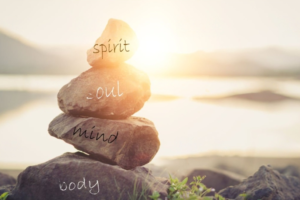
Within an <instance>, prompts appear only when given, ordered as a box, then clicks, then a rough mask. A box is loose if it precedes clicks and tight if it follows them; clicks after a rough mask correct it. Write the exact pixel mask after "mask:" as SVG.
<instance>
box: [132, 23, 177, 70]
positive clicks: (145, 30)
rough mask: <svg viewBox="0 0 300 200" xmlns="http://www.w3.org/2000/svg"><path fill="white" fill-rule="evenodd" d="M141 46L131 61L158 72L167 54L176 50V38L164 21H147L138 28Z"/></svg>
mask: <svg viewBox="0 0 300 200" xmlns="http://www.w3.org/2000/svg"><path fill="white" fill-rule="evenodd" d="M136 34H137V36H138V39H139V48H138V50H137V52H136V53H135V55H134V56H133V57H132V59H130V63H132V64H134V65H135V66H136V67H137V68H140V69H142V70H145V71H147V72H157V71H159V68H160V67H161V66H163V64H164V62H165V61H166V54H168V53H171V52H173V51H174V47H175V46H174V40H173V39H174V38H173V35H172V34H171V31H170V30H169V29H168V27H166V26H165V25H163V23H162V22H159V21H158V22H156V21H152V22H147V23H145V26H143V27H140V28H139V29H137V30H136Z"/></svg>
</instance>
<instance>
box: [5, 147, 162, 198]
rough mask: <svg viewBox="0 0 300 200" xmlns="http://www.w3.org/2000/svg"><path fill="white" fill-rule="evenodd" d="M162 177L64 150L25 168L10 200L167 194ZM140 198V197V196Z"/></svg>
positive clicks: (141, 169)
mask: <svg viewBox="0 0 300 200" xmlns="http://www.w3.org/2000/svg"><path fill="white" fill-rule="evenodd" d="M163 182H166V180H162V179H157V178H155V177H154V176H152V175H151V172H150V171H148V170H147V169H146V168H144V167H137V168H135V169H134V170H124V169H122V168H120V167H118V166H112V165H108V164H104V163H101V162H99V161H96V160H93V159H91V158H89V157H88V156H87V155H85V154H83V153H80V152H78V153H65V154H63V155H61V156H59V157H56V158H54V159H52V160H50V161H48V162H45V163H43V164H39V165H35V166H31V167H28V168H27V169H25V170H24V171H23V172H22V173H21V174H20V175H19V176H18V182H17V185H16V187H15V188H14V189H13V190H12V192H11V196H10V199H12V200H58V199H61V200H75V199H88V200H94V199H95V200H96V199H97V200H102V199H104V200H109V199H112V200H113V199H116V200H117V199H122V200H127V199H129V196H130V195H131V196H132V195H134V185H136V195H137V197H139V196H140V195H143V194H142V193H143V192H144V196H145V197H147V196H148V195H150V194H152V192H153V191H157V192H159V193H160V195H161V196H162V197H163V198H164V197H165V196H166V195H167V189H168V184H166V183H163ZM137 199H138V198H137ZM141 199H143V198H141Z"/></svg>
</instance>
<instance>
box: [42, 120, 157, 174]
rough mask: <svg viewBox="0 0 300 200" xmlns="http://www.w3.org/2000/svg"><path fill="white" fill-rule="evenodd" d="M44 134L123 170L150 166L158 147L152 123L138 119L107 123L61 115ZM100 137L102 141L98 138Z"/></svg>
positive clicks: (106, 121)
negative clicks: (147, 164) (148, 164)
mask: <svg viewBox="0 0 300 200" xmlns="http://www.w3.org/2000/svg"><path fill="white" fill-rule="evenodd" d="M93 127H94V128H93ZM79 128H81V130H79ZM85 130H87V131H86V133H84V131H85ZM76 131H77V132H76ZM92 131H93V133H92ZM48 132H49V133H50V135H52V136H54V137H57V138H58V139H62V140H64V141H65V142H67V143H69V144H72V145H73V146H74V147H75V148H77V149H78V150H81V151H84V152H86V153H88V154H90V155H92V156H93V157H95V158H96V159H98V160H101V161H102V162H106V163H110V164H117V165H119V166H120V167H122V168H124V169H132V168H134V167H136V166H142V165H144V164H146V163H148V162H150V161H151V160H152V158H153V157H154V156H155V154H156V153H157V151H158V149H159V146H160V142H159V139H158V133H157V131H156V129H155V127H154V125H153V123H152V122H151V121H149V120H147V119H145V118H138V117H129V118H127V119H123V120H109V119H100V118H93V117H89V118H79V117H73V116H70V115H66V114H61V115H59V116H57V117H56V118H55V119H54V120H53V121H52V122H51V123H50V124H49V129H48ZM74 132H75V134H74ZM80 132H81V133H80ZM102 133H103V134H104V137H101V134H102ZM117 133H118V134H117ZM80 135H81V136H80ZM111 135H113V136H111ZM116 136H117V137H116ZM91 138H93V139H91ZM97 138H99V139H98V140H97ZM103 139H104V140H107V141H103Z"/></svg>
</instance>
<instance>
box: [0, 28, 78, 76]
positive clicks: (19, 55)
mask: <svg viewBox="0 0 300 200" xmlns="http://www.w3.org/2000/svg"><path fill="white" fill-rule="evenodd" d="M80 68H81V67H80V66H78V65H77V64H76V63H74V62H71V61H70V60H69V59H67V58H64V57H59V56H57V55H52V54H50V53H47V52H45V51H43V50H41V49H37V48H35V47H32V46H29V45H27V44H25V43H23V42H21V41H20V40H18V39H15V38H14V37H11V36H9V35H7V34H5V33H3V32H0V73H1V74H74V73H79V72H80V71H82V69H81V70H80Z"/></svg>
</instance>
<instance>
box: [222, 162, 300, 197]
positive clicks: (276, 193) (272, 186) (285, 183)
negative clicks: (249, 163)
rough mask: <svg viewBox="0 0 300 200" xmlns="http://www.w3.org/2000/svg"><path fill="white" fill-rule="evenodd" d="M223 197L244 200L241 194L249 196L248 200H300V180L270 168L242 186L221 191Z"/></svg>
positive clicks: (257, 173)
mask: <svg viewBox="0 0 300 200" xmlns="http://www.w3.org/2000/svg"><path fill="white" fill-rule="evenodd" d="M220 194H221V195H222V196H223V197H226V198H231V199H237V200H242V199H244V197H241V196H240V194H247V198H246V199H247V200H258V199H273V200H275V199H276V200H279V199H295V200H296V199H300V179H299V178H298V177H294V176H290V177H287V176H284V175H282V174H279V172H278V171H276V170H273V169H272V168H271V167H270V166H261V167H260V168H259V170H258V171H257V172H256V173H255V174H254V175H253V176H250V177H249V178H247V179H245V180H244V181H242V182H241V183H240V184H238V185H235V186H231V187H228V188H225V189H224V190H221V191H220Z"/></svg>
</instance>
